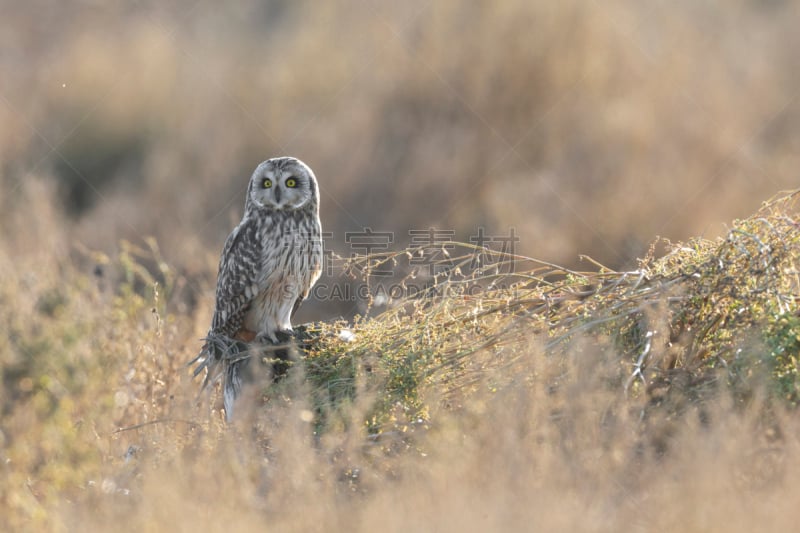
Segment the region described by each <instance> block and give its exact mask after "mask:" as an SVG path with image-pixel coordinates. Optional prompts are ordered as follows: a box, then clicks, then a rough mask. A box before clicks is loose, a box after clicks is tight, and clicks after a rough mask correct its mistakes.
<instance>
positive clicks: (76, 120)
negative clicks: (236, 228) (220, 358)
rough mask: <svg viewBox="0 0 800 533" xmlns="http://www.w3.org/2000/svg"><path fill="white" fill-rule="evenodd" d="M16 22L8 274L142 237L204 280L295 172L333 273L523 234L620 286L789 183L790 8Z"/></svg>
mask: <svg viewBox="0 0 800 533" xmlns="http://www.w3.org/2000/svg"><path fill="white" fill-rule="evenodd" d="M5 4H6V5H5V6H4V8H3V19H4V22H3V30H2V32H0V40H1V41H0V46H1V47H2V49H3V54H0V80H2V81H0V184H2V191H3V192H2V196H0V202H2V211H0V217H1V218H0V222H1V223H2V227H3V239H4V241H5V245H6V246H5V247H4V248H5V250H6V252H7V253H14V254H19V253H23V252H24V251H25V250H33V249H38V248H42V247H45V246H44V245H47V246H46V247H47V248H48V250H50V251H58V250H61V253H67V252H69V250H68V249H69V248H70V246H71V244H70V243H73V242H79V243H82V245H84V246H85V247H87V248H89V249H93V250H103V251H109V250H111V251H113V250H115V248H116V247H117V246H118V243H119V241H120V240H121V239H128V240H131V241H133V242H141V241H142V239H143V237H144V236H154V237H155V238H156V239H157V241H158V242H159V243H160V245H161V249H162V251H163V254H164V258H165V260H166V261H167V262H168V263H169V264H171V265H175V266H176V267H177V268H178V269H179V270H180V271H181V272H184V273H186V274H187V275H188V276H190V277H193V276H200V277H204V276H205V277H207V276H213V274H214V272H213V271H214V270H215V264H216V260H217V257H218V253H219V250H220V249H221V245H222V242H223V240H224V238H225V236H226V235H227V233H228V232H229V231H230V229H231V228H232V226H233V225H234V224H235V223H236V222H237V221H238V219H239V217H240V215H241V210H242V205H243V198H244V187H245V185H246V183H247V179H248V177H249V175H250V173H251V171H252V169H253V168H254V167H255V165H256V164H257V163H258V162H260V161H261V160H263V159H265V158H268V157H272V156H276V155H283V154H290V155H294V156H296V157H299V158H301V159H303V160H305V161H306V162H308V163H309V164H310V165H311V167H312V168H313V169H314V170H315V171H316V173H317V176H318V178H319V181H320V184H321V188H322V218H323V224H324V227H325V228H326V230H328V231H332V232H334V236H333V238H332V239H331V240H330V241H329V242H328V243H327V244H328V246H330V247H331V248H333V249H336V250H338V251H339V252H341V253H349V250H348V249H347V245H346V243H345V242H344V232H346V231H358V230H361V229H362V228H364V227H371V228H373V229H374V230H376V231H378V230H380V231H392V232H395V235H396V238H395V246H397V247H398V248H399V247H400V246H401V245H402V244H403V243H404V242H407V241H408V240H409V238H408V231H409V229H426V228H428V227H431V226H435V227H438V228H445V229H450V230H453V231H455V238H457V239H459V240H467V239H468V238H469V236H470V235H474V234H476V231H477V228H478V227H484V228H486V231H487V233H488V234H507V233H508V231H509V228H510V227H514V228H515V229H516V231H517V234H518V235H519V236H520V243H519V248H518V250H517V251H518V252H521V253H524V254H527V255H533V256H536V257H539V258H542V259H546V260H549V261H554V262H558V263H562V264H566V265H575V263H576V262H577V261H578V255H579V254H587V255H590V256H592V257H594V258H595V259H597V260H598V261H600V262H601V263H604V264H606V265H608V266H609V267H612V268H621V267H625V266H631V265H632V264H635V263H634V262H633V260H634V259H635V258H636V257H640V256H642V255H643V254H644V252H645V251H646V249H647V246H648V244H649V243H650V242H651V241H652V239H653V238H654V237H655V236H657V235H660V236H664V237H668V238H670V239H686V238H688V237H690V236H695V235H702V236H706V237H713V236H716V235H720V234H723V233H724V230H725V227H724V223H725V222H726V221H729V220H731V219H733V218H736V217H740V216H745V215H747V214H749V213H750V212H752V211H754V210H755V209H756V208H757V207H758V205H759V203H760V202H761V201H762V200H764V199H766V198H768V197H770V196H772V195H773V194H774V193H775V192H776V191H778V190H780V189H785V188H789V187H790V186H793V185H796V178H797V172H796V169H797V163H798V158H800V155H799V154H800V101H798V98H797V97H798V93H800V69H798V68H797V67H798V61H800V56H798V52H797V51H798V50H800V42H798V41H799V40H800V37H799V36H798V32H797V31H796V24H795V22H796V20H797V19H798V4H797V3H796V2H788V1H780V0H772V1H770V2H761V1H752V0H733V1H725V2H722V1H715V0H700V1H697V0H679V1H675V2H646V3H641V2H628V1H616V0H611V1H608V2H602V3H597V2H590V1H582V0H568V1H566V2H559V3H557V4H554V3H552V2H539V1H534V2H531V1H522V0H519V1H517V0H511V1H507V2H502V3H497V2H489V1H474V2H455V1H445V2H431V1H430V0H414V1H408V2H391V1H350V0H348V1H345V0H342V1H332V2H324V3H321V2H314V1H291V2H290V1H288V0H273V1H270V2H256V1H238V2H233V3H225V4H219V3H218V2H212V1H210V0H192V1H186V2H175V3H171V4H170V6H169V7H165V6H163V5H162V3H160V2H150V1H138V2H133V3H124V4H118V3H111V4H106V3H102V2H95V1H88V0H87V1H71V2H63V3H57V4H51V3H48V2H40V1H35V2H26V3H12V2H8V1H6V2H5ZM50 222H55V225H52V224H50ZM53 227H56V228H58V231H57V232H56V234H55V235H54V234H53V231H52V228H53Z"/></svg>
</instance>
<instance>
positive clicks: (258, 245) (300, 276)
mask: <svg viewBox="0 0 800 533" xmlns="http://www.w3.org/2000/svg"><path fill="white" fill-rule="evenodd" d="M321 233H322V229H321V225H320V220H319V189H318V186H317V181H316V177H315V176H314V173H313V172H312V171H311V169H310V168H309V167H308V166H307V165H306V164H305V163H303V162H302V161H300V160H298V159H295V158H292V157H279V158H275V159H269V160H267V161H264V162H263V163H261V164H260V165H258V167H257V168H256V170H255V171H254V172H253V175H252V177H251V178H250V184H249V186H248V189H247V199H246V200H245V209H244V216H243V217H242V221H241V222H240V223H239V225H238V226H236V228H234V230H233V231H232V232H231V234H230V235H229V236H228V238H227V240H226V241H225V246H224V248H223V250H222V256H221V257H220V262H219V276H218V278H217V291H216V303H215V307H214V317H213V318H212V320H211V329H210V330H209V332H208V340H207V342H206V344H205V346H204V347H203V350H202V351H201V353H200V355H199V356H198V358H197V359H196V361H200V367H199V368H198V372H199V371H200V370H202V369H203V368H207V370H208V371H209V372H212V371H213V370H214V369H215V368H216V367H217V365H219V364H220V363H221V364H222V372H221V376H222V380H223V398H224V404H225V411H226V414H227V416H228V418H230V416H231V414H232V411H233V402H234V400H235V399H236V397H237V396H238V394H239V392H240V389H241V385H242V381H241V377H242V376H241V373H242V370H243V368H244V365H246V364H247V363H248V359H247V358H237V357H229V356H227V355H229V354H226V353H225V352H226V351H227V350H226V349H223V350H218V349H215V343H216V345H218V344H219V343H222V345H223V346H226V347H227V346H228V345H232V344H233V341H241V342H246V343H250V342H252V341H253V340H256V341H259V342H264V343H275V342H277V334H278V333H279V332H290V331H291V329H292V324H291V318H292V315H293V314H294V312H295V311H296V310H297V308H298V307H299V305H300V303H301V302H302V301H303V300H304V299H305V298H306V297H307V296H308V293H309V291H310V290H311V287H312V286H313V285H314V283H315V282H316V281H317V278H319V275H320V272H321V270H322V257H323V252H322V240H321Z"/></svg>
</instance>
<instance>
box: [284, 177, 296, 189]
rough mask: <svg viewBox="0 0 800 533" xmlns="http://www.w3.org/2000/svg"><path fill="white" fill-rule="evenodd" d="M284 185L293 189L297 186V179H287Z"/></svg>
mask: <svg viewBox="0 0 800 533" xmlns="http://www.w3.org/2000/svg"><path fill="white" fill-rule="evenodd" d="M286 186H287V187H289V188H290V189H294V188H295V187H297V179H295V178H289V179H287V180H286Z"/></svg>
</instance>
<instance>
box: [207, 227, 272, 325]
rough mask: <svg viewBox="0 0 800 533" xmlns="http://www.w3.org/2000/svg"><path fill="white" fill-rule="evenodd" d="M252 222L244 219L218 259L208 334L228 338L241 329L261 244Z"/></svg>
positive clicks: (250, 295)
mask: <svg viewBox="0 0 800 533" xmlns="http://www.w3.org/2000/svg"><path fill="white" fill-rule="evenodd" d="M257 229H258V228H257V227H256V222H255V220H254V219H252V218H250V217H247V218H245V219H244V220H242V222H241V223H240V224H239V225H238V226H236V228H235V229H234V230H233V231H232V232H231V234H230V235H228V238H227V240H226V241H225V246H224V248H223V250H222V256H221V257H220V260H219V276H218V278H217V296H216V305H215V306H214V318H212V320H211V331H212V332H213V333H221V334H224V335H227V336H229V337H233V336H234V335H236V334H237V333H238V332H239V330H240V329H241V328H242V323H243V322H244V316H245V313H247V310H248V309H249V308H250V304H251V302H252V301H253V298H254V297H255V292H256V291H255V290H254V287H255V285H256V283H257V280H258V270H259V259H260V257H261V243H260V240H259V239H258V238H257V237H258V235H257Z"/></svg>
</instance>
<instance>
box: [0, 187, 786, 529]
mask: <svg viewBox="0 0 800 533" xmlns="http://www.w3.org/2000/svg"><path fill="white" fill-rule="evenodd" d="M796 195H797V193H792V194H790V195H787V196H782V197H779V198H776V199H775V200H773V201H771V202H768V203H766V204H765V205H764V207H763V208H762V210H761V211H759V212H758V213H756V214H755V215H753V216H752V217H750V218H748V219H745V220H742V221H738V222H736V223H735V224H734V226H733V228H732V230H731V231H730V234H729V235H728V237H726V238H725V239H720V240H718V241H714V242H712V241H700V240H698V241H694V242H692V243H691V244H687V245H675V246H673V247H672V252H671V253H669V254H667V255H666V256H664V257H663V258H660V259H653V258H649V259H645V260H643V261H642V263H641V265H640V268H639V269H638V270H637V271H635V272H624V273H621V272H613V271H610V270H608V269H605V268H600V269H598V270H595V271H591V272H580V273H579V272H573V271H569V270H566V269H561V268H558V267H555V266H553V265H549V264H545V263H541V262H538V261H535V260H532V259H525V258H522V257H514V258H511V257H508V256H503V255H502V254H496V253H494V252H491V251H490V250H476V249H474V248H473V249H470V248H468V247H466V246H464V247H462V250H464V251H469V252H470V253H464V254H458V253H454V249H450V250H448V253H449V256H447V255H443V252H442V249H440V248H439V249H434V248H428V249H418V250H409V251H408V252H403V253H399V254H390V255H384V256H381V257H376V256H372V257H365V258H355V259H351V260H348V261H347V266H348V268H347V269H346V270H345V272H348V273H353V272H359V273H360V275H364V276H368V274H369V272H370V269H374V268H377V267H378V266H379V263H380V262H385V261H391V262H397V263H398V265H399V266H400V267H401V268H399V269H398V270H397V271H403V272H406V274H405V275H404V276H403V278H402V281H403V282H405V283H406V284H407V285H409V284H410V283H411V281H412V280H416V281H419V280H422V281H423V282H424V285H425V286H426V287H427V289H428V292H426V293H425V294H422V295H415V296H414V297H411V298H409V299H403V298H401V299H399V300H397V301H394V302H392V303H391V304H389V305H388V306H387V307H388V309H387V310H386V311H384V312H381V313H378V314H377V315H375V316H373V317H371V318H361V319H359V320H357V321H356V322H355V323H353V324H352V326H351V330H352V332H353V333H354V335H355V337H354V338H353V339H350V340H344V339H342V338H341V337H340V336H337V333H338V331H339V330H340V328H341V327H343V324H318V325H317V326H315V328H316V331H318V332H319V336H318V337H317V340H316V341H315V342H313V343H312V347H311V348H310V349H309V352H308V353H307V354H306V355H304V356H303V357H301V358H300V359H299V360H297V361H295V363H294V365H293V366H292V368H291V369H290V370H289V373H288V375H287V376H286V377H285V378H284V379H282V380H280V381H278V382H277V383H269V382H264V383H263V385H262V386H258V387H251V388H250V389H249V394H246V395H245V397H244V398H243V399H242V401H241V405H242V406H243V413H242V414H241V415H240V416H238V417H237V420H236V421H235V423H234V424H233V425H231V426H227V427H226V426H225V425H224V423H223V422H222V419H221V416H220V414H219V412H218V411H217V408H216V407H215V405H216V402H215V401H214V399H213V398H211V400H212V401H211V403H210V404H209V402H208V401H207V400H208V399H209V398H208V396H207V395H201V397H200V401H195V400H194V399H195V398H196V392H197V386H198V384H197V383H196V382H193V381H192V380H191V379H190V378H189V376H190V370H189V369H187V368H186V367H185V366H184V365H185V362H186V361H188V360H189V359H191V357H192V356H193V355H194V353H195V351H196V350H197V349H198V347H199V343H200V341H199V340H197V339H198V338H199V337H200V336H201V334H200V332H202V331H203V326H204V324H205V320H204V319H205V318H207V317H206V316H203V315H204V313H198V314H197V315H195V316H193V315H192V314H189V313H175V312H170V311H169V310H168V309H167V307H168V305H167V302H169V299H170V295H169V293H170V291H174V290H175V287H178V286H179V285H180V280H179V276H177V275H175V274H174V273H172V271H171V269H170V267H169V266H168V265H165V264H163V262H161V261H159V260H158V252H157V249H156V248H155V245H153V247H152V249H150V250H137V249H135V248H131V247H129V246H128V247H126V251H125V252H124V253H123V254H122V256H121V257H119V258H114V259H113V260H111V259H108V260H107V262H108V265H107V267H106V268H107V269H117V270H118V271H119V272H120V278H121V279H123V280H124V281H123V282H121V284H120V285H119V286H117V287H113V286H110V285H108V284H107V280H106V279H105V278H106V276H107V274H103V275H102V276H100V275H92V276H87V275H84V274H81V273H79V272H77V271H76V270H75V268H74V266H73V263H72V261H71V260H68V259H63V260H62V261H59V263H58V268H57V269H55V270H54V269H53V265H50V264H46V265H42V264H41V263H30V264H27V263H26V264H25V265H19V264H16V263H11V262H10V261H8V260H6V262H4V263H3V264H2V269H3V275H4V279H6V280H8V282H7V283H5V284H4V285H3V291H4V292H3V294H2V299H3V301H6V302H15V304H14V305H13V306H9V305H6V306H4V307H3V313H2V316H1V317H0V318H1V319H2V321H3V323H4V324H6V327H7V328H8V331H9V335H8V337H7V338H6V343H7V344H6V346H5V347H4V349H3V352H2V353H4V354H5V355H4V360H3V369H4V370H3V383H4V387H3V392H2V396H0V401H1V402H2V403H1V404H0V405H2V409H3V423H2V427H1V428H0V429H1V430H2V439H3V441H2V442H3V457H2V458H3V465H4V466H3V469H4V476H3V477H4V481H3V485H2V494H0V503H1V504H2V507H3V513H2V516H3V520H4V522H5V523H4V525H5V526H6V528H8V529H13V530H16V529H20V528H35V529H74V528H76V527H87V525H89V526H90V527H92V528H101V529H107V528H110V527H114V528H115V529H120V528H121V529H130V530H141V529H148V530H154V529H155V530H160V529H170V530H172V529H175V528H178V529H194V528H197V527H201V528H203V529H210V530H217V529H229V528H231V527H235V528H236V529H240V530H246V529H261V528H263V527H264V524H269V526H270V527H273V528H275V529H279V530H317V529H320V528H322V529H346V530H367V529H374V528H375V527H381V528H383V529H388V530H398V531H399V530H407V529H408V528H414V527H416V528H421V529H426V530H427V529H445V530H486V529H487V528H489V529H529V528H530V527H536V528H541V529H547V530H552V529H557V530H599V531H618V530H620V529H624V530H637V529H641V530H653V529H656V530H665V531H674V530H681V531H683V530H686V529H687V528H688V529H696V530H703V531H706V530H725V531H730V530H742V531H747V530H752V529H754V528H759V529H777V528H786V527H790V524H792V523H793V521H794V520H795V518H796V517H795V516H794V514H793V513H794V508H793V504H792V501H793V499H792V496H791V495H792V494H793V479H794V477H793V476H791V475H790V473H791V472H792V471H793V469H795V468H796V467H797V466H798V464H797V457H798V455H797V452H798V450H797V446H798V442H797V439H796V438H795V437H794V435H796V434H797V429H800V428H797V427H795V426H796V425H797V421H796V417H795V416H794V404H795V403H796V401H797V393H796V391H797V380H796V379H797V368H796V361H797V352H798V349H797V340H796V339H797V335H798V333H797V324H796V319H795V318H794V317H796V308H797V305H796V298H795V294H796V287H797V285H796V277H797V270H796V268H795V267H794V265H795V264H796V261H797V259H798V257H800V252H798V250H800V249H798V247H797V239H798V236H800V230H799V229H798V228H800V225H798V224H797V223H796V222H795V220H796V219H797V218H798V212H797V210H796V208H795V198H796ZM475 252H480V257H481V261H480V262H479V263H474V262H473V261H474V259H475V258H476V255H475ZM426 254H430V255H431V256H433V257H434V258H435V259H433V261H436V262H438V264H439V265H440V266H443V265H444V264H445V263H446V264H447V265H448V269H446V270H442V274H441V276H440V277H439V279H436V278H430V279H425V278H424V273H423V272H422V271H420V270H419V267H415V266H414V263H411V264H409V265H407V268H402V261H403V260H409V261H410V260H411V259H413V258H418V257H421V256H423V257H424V256H425V255H426ZM136 256H149V257H150V259H151V262H152V263H153V264H156V265H158V264H160V265H161V269H160V271H158V273H157V274H156V275H158V276H160V277H162V278H163V279H164V280H166V282H165V283H163V284H159V283H157V282H155V281H154V274H153V273H151V272H150V271H149V270H148V269H146V268H144V267H142V263H141V262H139V261H136V260H134V259H133V258H134V257H136ZM95 259H100V260H101V262H105V261H106V260H105V259H103V257H102V256H101V255H96V256H95ZM512 259H513V260H514V261H515V271H514V272H509V268H510V264H511V263H510V261H511V260H512ZM470 265H472V266H473V267H474V268H473V269H470V268H469V266H470ZM20 266H25V267H27V268H24V269H20ZM523 267H524V268H523ZM365 279H370V278H369V277H367V278H365ZM372 281H373V282H374V278H372ZM23 291H24V294H25V295H26V297H22V292H23ZM198 317H199V318H200V319H201V322H200V323H197V319H198Z"/></svg>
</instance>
